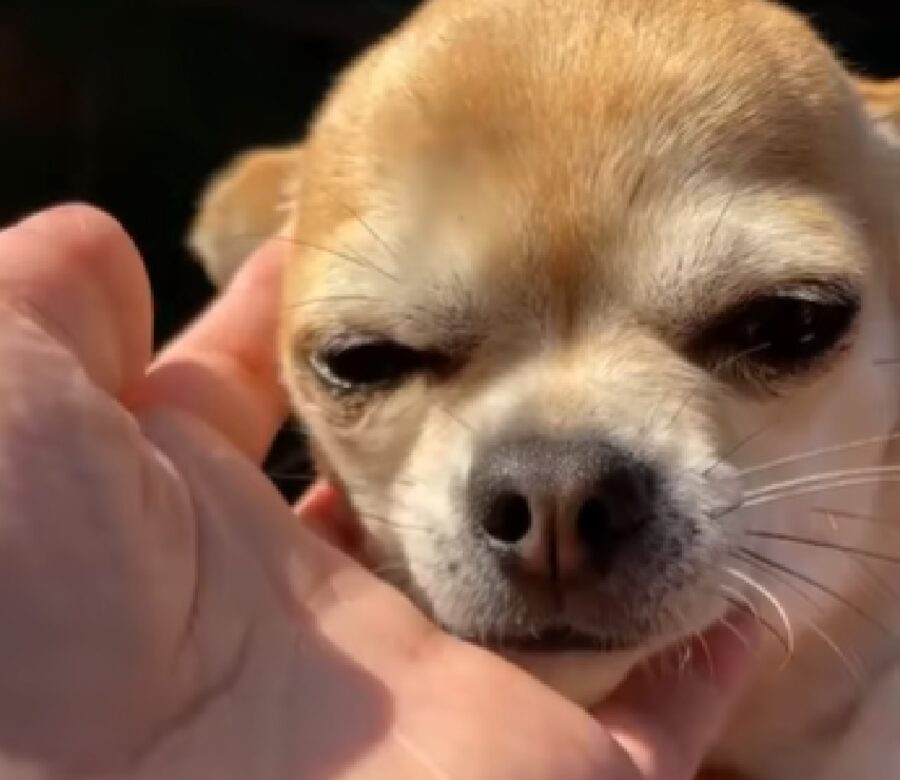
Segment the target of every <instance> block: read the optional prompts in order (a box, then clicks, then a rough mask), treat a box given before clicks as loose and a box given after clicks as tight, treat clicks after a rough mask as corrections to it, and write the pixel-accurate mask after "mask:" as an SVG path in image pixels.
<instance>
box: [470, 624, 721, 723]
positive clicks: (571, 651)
mask: <svg viewBox="0 0 900 780" xmlns="http://www.w3.org/2000/svg"><path fill="white" fill-rule="evenodd" d="M711 622H714V621H711ZM688 634H691V635H693V634H694V632H687V633H686V634H684V635H672V634H669V635H668V636H666V637H661V636H656V637H653V638H648V639H645V640H641V641H613V640H610V639H609V638H600V637H597V636H593V635H591V634H588V633H583V632H580V631H577V630H575V629H571V628H554V629H549V630H546V631H543V632H539V633H537V634H533V635H530V636H527V637H522V638H509V637H508V638H505V639H503V641H502V642H491V641H487V642H480V643H479V644H481V645H483V646H484V647H486V648H488V649H490V650H492V651H494V652H496V653H497V654H499V655H501V656H503V657H504V658H506V659H507V660H508V661H510V662H511V663H513V664H515V665H516V666H518V667H520V668H521V669H523V670H525V671H527V672H528V673H529V674H531V675H532V676H533V677H535V678H537V679H538V680H540V681H541V682H543V683H544V684H545V685H547V686H549V687H550V688H553V689H554V690H555V691H556V692H557V693H559V694H561V695H562V696H564V697H565V698H567V699H569V700H570V701H572V702H573V703H575V704H578V705H579V706H581V707H585V708H590V707H593V706H596V705H598V704H600V703H601V702H602V701H603V700H604V699H605V698H607V697H608V696H609V695H610V694H611V693H612V692H613V691H614V690H615V689H616V688H618V687H619V686H620V685H621V684H622V683H623V682H624V681H625V678H626V677H627V676H628V675H629V673H630V672H631V671H632V670H633V669H634V668H635V666H636V665H637V664H638V663H641V662H642V661H645V660H647V659H648V658H650V657H652V656H656V655H657V654H659V653H665V652H666V650H667V648H670V647H672V646H674V645H676V644H678V643H680V642H683V641H684V640H685V639H686V638H687V635H688Z"/></svg>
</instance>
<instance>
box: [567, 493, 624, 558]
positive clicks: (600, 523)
mask: <svg viewBox="0 0 900 780" xmlns="http://www.w3.org/2000/svg"><path fill="white" fill-rule="evenodd" d="M575 530H576V533H577V534H578V539H579V540H580V541H581V543H582V544H584V546H585V547H586V548H587V549H588V550H590V551H600V550H603V549H605V548H606V547H608V546H609V544H610V542H611V541H612V540H613V537H614V535H615V531H614V529H613V518H612V512H611V510H610V508H609V506H608V505H607V504H606V502H605V501H603V500H601V499H599V498H597V497H591V498H588V499H587V500H586V501H585V502H584V503H583V504H582V505H581V509H579V510H578V516H577V517H576V518H575Z"/></svg>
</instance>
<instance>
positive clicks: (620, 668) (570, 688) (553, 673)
mask: <svg viewBox="0 0 900 780" xmlns="http://www.w3.org/2000/svg"><path fill="white" fill-rule="evenodd" d="M499 652H500V654H501V655H502V656H503V657H504V658H506V659H507V660H509V661H511V662H512V663H514V664H515V665H516V666H518V667H520V668H522V669H524V670H525V671H526V672H528V673H529V674H531V675H532V676H534V677H536V678H537V679H538V680H540V681H541V682H543V683H544V684H545V685H548V686H549V687H551V688H553V689H554V690H555V691H556V692H557V693H559V694H561V695H562V696H564V697H565V698H567V699H569V700H570V701H572V702H574V703H575V704H578V705H579V706H581V707H593V706H595V705H597V704H599V703H600V702H601V701H603V699H605V698H606V697H607V696H609V694H610V693H612V692H613V691H614V690H615V689H616V688H618V687H619V685H620V684H621V683H622V682H623V681H624V680H625V678H626V677H627V676H628V673H629V672H630V671H631V670H632V669H633V668H634V666H635V664H637V663H638V662H639V661H641V660H642V659H643V658H645V657H646V656H647V655H648V654H649V652H650V651H649V649H648V648H645V647H634V648H631V649H630V650H616V651H607V650H593V651H591V650H562V651H557V652H546V651H529V650H502V651H499Z"/></svg>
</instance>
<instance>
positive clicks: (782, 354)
mask: <svg viewBox="0 0 900 780" xmlns="http://www.w3.org/2000/svg"><path fill="white" fill-rule="evenodd" d="M859 306H860V303H859V299H858V297H857V296H855V295H852V294H849V293H848V294H841V295H829V296H823V297H817V296H815V295H811V294H804V293H793V294H792V293H775V294H771V295H765V296H762V297H759V298H756V299H753V300H751V301H749V302H747V303H744V304H742V305H740V306H739V307H737V308H736V309H735V310H733V311H731V312H729V313H728V314H726V315H725V316H724V317H723V318H721V319H720V320H719V321H718V322H717V323H715V324H714V325H713V326H712V327H711V328H709V329H707V330H706V332H705V333H704V334H703V335H702V337H701V339H700V340H699V351H700V352H701V354H703V356H704V358H705V359H706V360H707V361H708V362H711V363H713V364H716V365H718V366H725V367H729V368H738V369H739V368H740V366H741V364H743V365H744V366H746V365H754V366H756V367H758V368H761V369H763V370H765V371H766V372H767V373H769V374H771V373H776V374H783V373H790V372H792V371H797V370H802V369H803V368H804V367H806V366H808V365H811V364H812V363H813V362H815V361H816V360H817V359H819V358H821V357H823V356H825V355H826V354H828V353H829V352H830V351H831V350H832V349H833V348H835V347H836V346H837V345H838V343H839V342H840V341H841V338H842V337H843V336H845V335H846V333H847V331H848V330H849V329H850V326H851V325H852V324H853V321H854V319H855V317H856V314H857V313H858V311H859Z"/></svg>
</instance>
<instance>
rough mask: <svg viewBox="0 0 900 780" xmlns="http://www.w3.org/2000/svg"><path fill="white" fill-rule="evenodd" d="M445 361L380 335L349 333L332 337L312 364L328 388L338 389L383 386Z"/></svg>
mask: <svg viewBox="0 0 900 780" xmlns="http://www.w3.org/2000/svg"><path fill="white" fill-rule="evenodd" d="M444 362H446V357H445V356H444V355H442V354H440V353H437V352H432V351H427V350H419V349H413V348H412V347H407V346H404V345H403V344H398V343H397V342H395V341H392V340H390V339H386V338H383V337H380V336H370V335H349V336H343V337H340V338H337V339H334V340H332V341H331V342H329V343H327V344H326V345H325V346H324V347H323V348H321V349H319V350H318V351H316V352H315V353H313V355H312V356H311V357H310V360H309V363H310V366H311V367H312V369H313V371H315V373H316V375H317V376H318V377H319V379H320V380H321V381H322V382H323V383H324V384H325V385H326V386H327V387H329V389H331V390H333V391H338V392H353V391H367V390H375V389H383V388H387V387H391V386H394V385H397V384H399V383H400V382H402V381H403V380H404V379H407V378H408V377H410V376H412V375H413V374H417V373H420V372H423V371H429V370H435V369H437V368H438V367H439V366H440V365H441V364H443V363H444Z"/></svg>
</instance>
